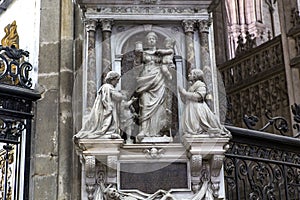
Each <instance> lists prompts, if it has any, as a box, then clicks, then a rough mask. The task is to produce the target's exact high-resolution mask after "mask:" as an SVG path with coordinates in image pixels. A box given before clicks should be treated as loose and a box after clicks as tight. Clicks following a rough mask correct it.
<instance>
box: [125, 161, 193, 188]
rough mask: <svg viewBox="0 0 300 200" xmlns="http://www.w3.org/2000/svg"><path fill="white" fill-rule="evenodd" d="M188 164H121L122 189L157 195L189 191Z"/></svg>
mask: <svg viewBox="0 0 300 200" xmlns="http://www.w3.org/2000/svg"><path fill="white" fill-rule="evenodd" d="M187 169H188V168H187V163H183V162H174V163H165V162H158V163H145V162H143V163H120V189H121V190H140V191H142V192H145V193H149V194H151V193H155V192H156V191H157V190H159V189H163V190H166V191H168V190H170V189H189V184H188V180H189V179H188V172H187Z"/></svg>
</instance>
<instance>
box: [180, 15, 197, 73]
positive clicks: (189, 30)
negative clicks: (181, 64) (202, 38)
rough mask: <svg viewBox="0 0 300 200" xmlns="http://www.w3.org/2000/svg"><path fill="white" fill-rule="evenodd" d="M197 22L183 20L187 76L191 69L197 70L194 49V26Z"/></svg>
mask: <svg viewBox="0 0 300 200" xmlns="http://www.w3.org/2000/svg"><path fill="white" fill-rule="evenodd" d="M195 23H196V21H195V20H183V22H182V26H183V30H184V32H185V44H186V75H188V74H189V72H190V71H191V69H194V68H195V49H194V25H195Z"/></svg>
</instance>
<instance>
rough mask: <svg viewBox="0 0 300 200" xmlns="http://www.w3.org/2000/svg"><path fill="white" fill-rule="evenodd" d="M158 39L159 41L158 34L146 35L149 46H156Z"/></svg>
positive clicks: (150, 33)
mask: <svg viewBox="0 0 300 200" xmlns="http://www.w3.org/2000/svg"><path fill="white" fill-rule="evenodd" d="M157 39H158V37H157V35H156V33H154V32H153V31H151V32H149V33H148V34H147V35H146V41H147V44H148V45H149V46H155V45H156V41H157Z"/></svg>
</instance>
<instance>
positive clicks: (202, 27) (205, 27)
mask: <svg viewBox="0 0 300 200" xmlns="http://www.w3.org/2000/svg"><path fill="white" fill-rule="evenodd" d="M210 25H211V20H209V19H204V20H199V21H198V26H199V32H200V33H208V32H209V27H210Z"/></svg>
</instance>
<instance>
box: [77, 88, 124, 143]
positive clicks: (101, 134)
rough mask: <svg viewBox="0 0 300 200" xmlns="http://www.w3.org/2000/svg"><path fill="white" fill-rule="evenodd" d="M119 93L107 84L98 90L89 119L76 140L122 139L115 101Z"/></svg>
mask: <svg viewBox="0 0 300 200" xmlns="http://www.w3.org/2000/svg"><path fill="white" fill-rule="evenodd" d="M114 92H117V91H116V90H115V88H114V87H113V85H111V84H108V83H105V84H103V85H102V86H101V87H100V89H99V90H98V95H97V97H96V100H95V102H94V105H93V108H92V110H91V113H90V115H89V118H88V119H87V121H86V122H85V123H84V125H83V127H82V129H81V130H80V131H79V132H78V133H77V134H76V135H75V138H113V137H115V138H120V135H119V118H118V115H117V110H118V103H117V101H115V100H114V99H113V93H114Z"/></svg>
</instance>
